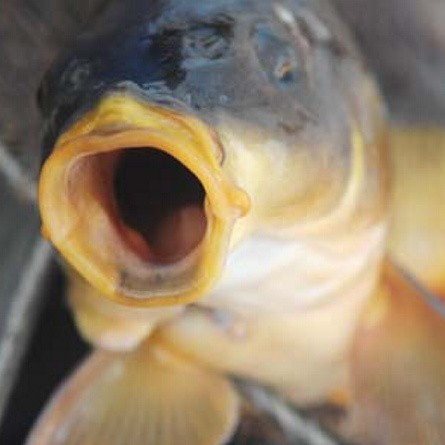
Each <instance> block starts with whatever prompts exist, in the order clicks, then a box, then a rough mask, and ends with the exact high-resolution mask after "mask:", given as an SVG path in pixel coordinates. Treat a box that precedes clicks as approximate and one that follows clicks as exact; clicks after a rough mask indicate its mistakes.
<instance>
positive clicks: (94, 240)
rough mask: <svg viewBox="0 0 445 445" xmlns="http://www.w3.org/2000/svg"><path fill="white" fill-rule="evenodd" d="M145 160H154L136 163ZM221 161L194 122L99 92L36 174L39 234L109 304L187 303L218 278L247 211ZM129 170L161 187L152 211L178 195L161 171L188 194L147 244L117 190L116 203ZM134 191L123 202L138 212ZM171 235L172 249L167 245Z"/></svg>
mask: <svg viewBox="0 0 445 445" xmlns="http://www.w3.org/2000/svg"><path fill="white" fill-rule="evenodd" d="M134 156H136V157H135V158H134ZM149 156H152V157H153V156H155V157H157V160H156V159H155V160H153V161H150V160H149V159H145V158H146V157H149ZM144 157H145V158H144ZM221 160H222V153H221V148H220V146H219V145H218V142H217V140H216V138H215V136H214V134H213V133H212V132H211V130H210V129H209V128H208V127H207V126H206V125H205V124H203V123H202V122H201V121H200V120H198V119H196V118H194V117H192V116H186V115H185V114H182V113H178V112H174V111H171V110H168V109H166V108H162V107H159V106H155V105H151V104H149V103H147V102H145V101H142V100H140V99H138V98H135V97H133V96H131V95H129V94H127V93H117V92H116V93H109V94H108V95H107V96H105V97H104V98H103V99H102V100H101V101H100V102H99V104H98V105H97V106H96V108H95V109H93V110H92V111H90V112H89V113H87V114H86V115H84V116H83V117H82V118H81V119H80V120H78V121H77V122H76V123H75V124H74V125H72V126H71V127H70V128H69V129H68V130H67V131H66V132H64V133H63V134H62V135H61V136H60V137H59V139H58V140H57V142H56V145H55V148H54V151H53V153H52V155H51V156H50V157H49V158H48V159H47V161H46V162H45V164H44V166H43V169H42V173H41V177H40V184H39V204H40V211H41V215H42V221H43V228H42V232H43V234H44V235H45V236H46V237H47V238H48V239H49V240H50V241H51V242H52V243H53V244H54V245H55V246H56V248H57V249H58V250H59V251H60V252H61V254H62V255H63V256H64V257H65V258H66V259H67V261H68V262H69V263H70V264H71V265H72V266H73V267H74V268H75V269H77V271H78V272H79V273H80V274H81V275H82V276H84V277H85V278H86V279H87V280H88V281H89V282H90V283H91V284H92V285H93V286H95V287H96V288H97V289H98V290H99V291H101V292H102V293H103V294H104V295H106V296H107V297H108V298H110V299H111V300H113V301H115V302H118V303H122V304H124V305H127V306H137V307H153V306H168V305H175V304H182V303H190V302H193V301H195V300H196V299H198V298H200V297H201V296H202V295H203V294H205V293H206V291H207V290H208V289H209V288H210V287H211V286H212V284H213V282H214V281H215V280H216V278H217V277H218V276H219V274H220V271H221V269H222V266H223V264H224V259H225V256H226V251H227V248H228V245H229V242H230V234H231V230H232V226H233V224H234V222H235V221H236V219H237V218H238V217H240V216H241V215H242V214H243V213H245V212H246V211H247V209H248V206H249V201H248V197H247V195H246V194H245V193H244V192H243V191H241V190H240V189H238V188H237V187H236V186H234V185H233V183H232V182H231V181H229V180H228V179H227V177H226V175H225V174H224V172H223V171H222V169H221V166H220V164H221ZM139 163H142V164H144V163H145V164H147V163H148V164H147V165H152V166H151V169H152V170H151V171H145V172H143V173H142V175H143V176H144V177H147V176H148V175H150V174H152V175H160V178H159V182H160V183H164V185H163V186H162V187H163V188H162V187H161V188H160V189H159V190H160V193H161V194H163V196H160V197H158V199H159V206H160V207H163V205H164V203H163V200H165V199H168V197H169V195H172V194H175V193H179V194H181V193H183V192H182V191H181V190H174V189H171V188H169V187H168V184H167V183H168V180H169V177H168V170H169V169H176V170H178V169H180V170H181V171H182V173H181V174H182V175H183V176H184V182H185V186H184V187H189V188H190V189H191V190H192V191H191V192H190V193H189V194H190V195H192V196H188V197H185V198H184V199H185V201H186V202H185V203H181V204H180V205H176V207H177V208H172V209H171V212H170V215H168V214H167V215H166V214H164V215H159V218H158V219H159V221H160V222H159V221H158V223H157V227H155V228H153V229H152V231H154V232H156V233H153V234H152V236H151V238H150V236H149V235H147V234H145V235H144V234H142V232H143V229H142V228H141V224H142V223H141V222H140V221H139V222H138V223H135V222H134V221H131V222H128V221H129V220H131V219H132V218H133V220H134V219H136V220H137V219H143V217H141V216H140V215H138V214H137V212H138V210H134V209H131V208H128V204H125V203H122V202H120V201H119V196H117V195H118V194H119V190H118V188H119V187H121V188H123V195H124V196H125V193H126V191H127V189H126V187H128V184H127V183H129V182H131V181H133V177H134V176H137V174H138V173H133V172H134V169H136V171H139V175H141V173H140V170H141V169H139V170H138V167H137V165H138V164H139ZM123 164H126V165H124V166H123V167H122V165H123ZM172 164H175V165H174V167H172V166H171V165H172ZM122 170H123V171H124V172H123V173H122ZM119 172H121V173H119ZM119 175H120V176H121V177H120V178H118V176H119ZM119 181H120V183H121V185H120V186H119V185H117V183H118V182H119ZM137 181H138V179H136V185H135V186H134V187H133V188H135V187H136V188H137V187H138V183H137ZM140 181H141V183H143V182H144V181H146V180H145V179H143V178H140ZM190 183H193V184H191V185H190ZM144 184H145V185H144V186H145V187H146V188H147V185H146V183H144ZM130 187H131V186H130ZM144 192H145V190H136V191H134V190H133V193H134V195H133V196H130V197H129V200H130V201H131V200H132V199H133V200H137V197H140V198H139V199H142V203H141V207H144V205H145V201H144V199H145V198H147V199H149V197H148V196H144ZM147 192H149V190H147ZM184 193H185V192H184ZM155 198H156V197H155ZM155 198H153V197H151V199H155ZM123 199H124V201H125V198H123ZM125 206H127V208H125ZM130 206H131V203H130ZM147 206H148V204H147ZM173 207H175V205H173ZM139 211H140V210H139ZM159 211H160V210H158V212H159ZM125 213H126V214H127V215H126V216H125ZM132 214H133V216H132ZM144 215H145V214H144ZM145 216H146V215H145ZM191 226H193V231H191V230H190V227H191ZM147 230H148V229H147ZM148 231H149V230H148ZM163 231H167V232H168V233H167V234H162V232H163ZM190 232H192V234H191V235H190ZM193 232H194V233H193ZM144 236H145V238H144ZM172 236H173V237H175V236H176V238H177V240H176V246H175V243H173V246H171V245H168V242H169V241H168V239H170V243H171V238H172ZM187 236H188V237H189V238H190V237H191V238H192V239H187ZM156 244H159V245H158V246H156Z"/></svg>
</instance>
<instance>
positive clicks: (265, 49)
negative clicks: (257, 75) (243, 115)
mask: <svg viewBox="0 0 445 445" xmlns="http://www.w3.org/2000/svg"><path fill="white" fill-rule="evenodd" d="M253 42H254V49H255V53H256V56H257V59H258V61H259V63H260V65H261V68H262V70H263V72H264V74H265V75H266V76H267V78H268V80H269V81H271V82H272V83H273V84H274V85H277V86H278V87H280V88H284V89H286V88H290V87H292V86H293V85H294V84H295V83H296V82H297V81H298V79H299V78H300V77H301V75H302V72H303V70H302V67H301V64H300V63H299V56H298V54H297V53H296V51H295V49H294V48H293V47H292V46H291V45H290V44H289V43H288V42H287V41H286V40H285V39H284V37H282V36H281V35H279V34H278V33H277V32H276V31H275V30H273V29H272V28H271V27H270V26H269V25H268V24H265V23H262V24H259V25H256V26H255V28H254V31H253Z"/></svg>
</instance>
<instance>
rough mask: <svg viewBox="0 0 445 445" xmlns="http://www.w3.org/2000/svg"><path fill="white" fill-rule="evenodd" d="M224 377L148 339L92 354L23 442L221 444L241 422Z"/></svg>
mask: <svg viewBox="0 0 445 445" xmlns="http://www.w3.org/2000/svg"><path fill="white" fill-rule="evenodd" d="M238 404H239V401H238V395H237V393H236V392H235V390H234V389H233V387H232V386H231V384H230V383H229V381H228V380H227V379H225V378H224V377H223V376H220V375H218V374H216V373H214V372H213V371H210V370H208V369H206V368H200V367H198V366H196V365H195V364H194V363H193V362H188V361H186V360H183V359H182V358H178V357H177V356H176V355H173V354H172V353H170V352H169V351H167V350H165V349H164V348H162V347H161V346H159V345H157V344H155V343H153V342H152V341H149V342H145V343H144V344H143V345H141V346H140V347H139V348H138V349H137V350H135V351H132V352H129V353H125V354H123V353H119V354H118V353H104V352H95V353H93V355H92V356H91V357H90V358H88V359H87V360H86V362H85V363H84V364H83V365H82V366H80V368H79V369H78V370H77V371H76V372H75V373H74V375H73V376H72V377H71V379H69V380H68V381H67V382H66V383H65V384H64V385H62V387H61V389H60V390H59V391H58V392H57V393H56V395H55V396H54V397H53V399H52V400H51V402H50V403H49V405H48V407H47V408H46V409H45V411H44V412H43V414H42V416H41V418H40V419H39V421H38V422H37V424H36V425H35V427H34V429H33V431H32V432H31V435H30V437H29V438H28V441H27V445H56V444H57V445H74V444H76V445H87V444H88V445H90V444H96V445H97V444H107V445H127V444H132V445H178V444H181V445H220V444H224V443H225V442H226V440H228V439H229V438H230V437H231V434H232V433H233V431H234V429H235V427H236V425H237V421H238Z"/></svg>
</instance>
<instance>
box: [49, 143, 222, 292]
mask: <svg viewBox="0 0 445 445" xmlns="http://www.w3.org/2000/svg"><path fill="white" fill-rule="evenodd" d="M65 184H66V188H65V193H66V195H65V199H64V201H63V203H62V205H65V204H64V203H65V202H66V203H67V204H66V209H65V210H63V209H60V208H59V210H58V213H57V214H58V215H62V216H63V215H66V218H67V220H68V230H69V231H68V234H67V235H63V232H62V236H65V237H67V239H71V240H73V242H74V244H73V246H74V247H73V250H74V252H75V253H74V258H81V261H84V259H86V261H88V266H86V267H88V268H89V269H92V268H97V269H96V270H99V271H100V273H103V276H104V277H106V278H105V279H106V280H111V281H110V282H115V283H116V284H115V286H116V288H117V289H119V292H122V293H125V295H128V296H131V297H134V298H147V295H149V296H150V297H158V296H159V297H161V296H164V295H168V296H170V295H176V294H179V293H182V292H185V291H188V290H191V289H195V288H196V286H198V285H200V282H201V281H200V280H202V276H203V274H202V272H201V271H202V267H203V264H204V262H205V261H207V260H206V258H207V257H208V255H207V256H206V255H205V254H204V251H205V246H207V245H208V239H209V237H210V235H209V232H210V231H211V230H212V221H213V218H214V217H213V213H212V210H211V205H210V203H208V202H207V192H206V190H205V187H204V185H203V183H202V181H201V180H200V179H198V177H197V176H196V175H195V174H194V172H193V171H192V170H191V169H189V168H188V167H187V166H186V165H185V164H184V163H183V162H181V161H180V160H178V159H177V158H176V157H175V156H173V155H170V154H169V153H168V152H167V151H165V150H163V149H162V148H157V147H154V146H149V145H148V146H141V147H137V148H133V147H117V148H116V149H112V150H106V151H100V152H97V151H96V152H89V153H85V154H83V155H82V156H79V157H76V158H74V159H73V160H72V162H71V163H70V164H69V166H68V168H67V171H66V176H65ZM54 193H57V192H54ZM59 193H60V191H59ZM76 255H77V256H76ZM92 270H93V271H94V269H92ZM113 277H114V278H113Z"/></svg>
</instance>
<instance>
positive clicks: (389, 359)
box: [349, 265, 445, 445]
mask: <svg viewBox="0 0 445 445" xmlns="http://www.w3.org/2000/svg"><path fill="white" fill-rule="evenodd" d="M432 298H434V296H433V295H431V294H428V291H427V290H423V289H422V287H421V286H420V285H418V284H417V283H416V282H415V281H414V280H413V279H412V278H410V277H409V276H407V275H406V274H405V273H402V271H401V270H400V269H396V268H395V267H393V266H390V265H387V266H386V268H385V271H384V273H383V278H382V285H381V287H380V290H379V291H378V292H377V294H376V296H375V300H374V301H373V302H372V303H371V306H370V308H369V310H368V311H367V313H366V314H365V318H364V321H363V324H362V326H361V328H360V329H359V331H358V334H357V338H356V343H355V348H354V353H353V368H352V377H353V385H354V388H353V394H354V398H355V400H354V402H353V408H352V412H351V418H350V422H349V426H350V428H351V430H350V431H352V436H353V439H354V440H358V441H359V443H366V444H368V443H372V444H374V443H378V444H382V445H419V444H422V445H442V444H443V443H444V437H445V422H444V420H445V318H444V316H443V313H441V312H442V311H441V309H440V307H439V306H438V304H440V303H441V302H440V300H439V299H437V300H436V304H435V303H434V302H433V301H432Z"/></svg>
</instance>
